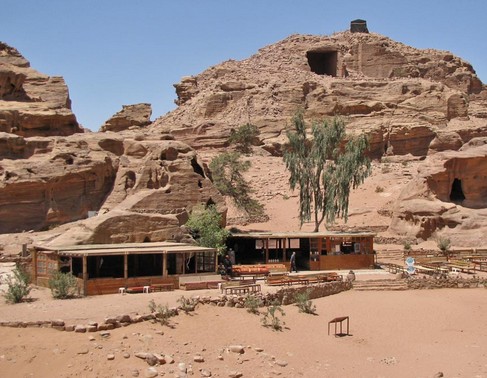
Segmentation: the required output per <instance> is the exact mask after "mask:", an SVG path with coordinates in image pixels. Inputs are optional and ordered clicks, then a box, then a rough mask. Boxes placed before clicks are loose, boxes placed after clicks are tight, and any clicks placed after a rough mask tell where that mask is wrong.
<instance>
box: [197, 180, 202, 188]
mask: <svg viewBox="0 0 487 378" xmlns="http://www.w3.org/2000/svg"><path fill="white" fill-rule="evenodd" d="M202 187H203V183H202V182H201V180H198V188H202Z"/></svg>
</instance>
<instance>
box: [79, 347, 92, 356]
mask: <svg viewBox="0 0 487 378" xmlns="http://www.w3.org/2000/svg"><path fill="white" fill-rule="evenodd" d="M89 352H90V349H89V348H88V347H87V346H82V347H81V348H80V350H78V354H88V353H89Z"/></svg>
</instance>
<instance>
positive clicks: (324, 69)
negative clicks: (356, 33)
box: [306, 50, 338, 77]
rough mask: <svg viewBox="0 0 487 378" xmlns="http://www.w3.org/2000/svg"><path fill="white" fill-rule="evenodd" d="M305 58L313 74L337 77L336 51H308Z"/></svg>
mask: <svg viewBox="0 0 487 378" xmlns="http://www.w3.org/2000/svg"><path fill="white" fill-rule="evenodd" d="M306 57H307V58H308V64H309V67H310V68H311V71H312V72H314V73H315V74H318V75H329V76H333V77H335V76H336V75H337V59H338V54H337V52H336V51H319V50H318V51H317V50H314V51H308V52H307V53H306Z"/></svg>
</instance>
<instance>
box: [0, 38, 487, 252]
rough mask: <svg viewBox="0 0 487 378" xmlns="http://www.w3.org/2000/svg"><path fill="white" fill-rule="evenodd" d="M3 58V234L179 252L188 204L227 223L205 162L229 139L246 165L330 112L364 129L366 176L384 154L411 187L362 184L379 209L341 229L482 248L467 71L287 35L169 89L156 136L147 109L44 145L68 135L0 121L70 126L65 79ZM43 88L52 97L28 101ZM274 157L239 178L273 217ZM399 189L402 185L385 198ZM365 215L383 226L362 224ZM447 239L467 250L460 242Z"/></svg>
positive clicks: (476, 89) (362, 46)
mask: <svg viewBox="0 0 487 378" xmlns="http://www.w3.org/2000/svg"><path fill="white" fill-rule="evenodd" d="M0 51H1V54H0V132H1V131H3V133H1V134H0V216H1V217H0V232H14V231H15V232H17V231H22V230H28V229H33V230H40V229H48V228H51V227H54V226H56V225H59V224H62V223H65V222H71V221H74V220H78V221H77V222H76V223H74V224H73V223H70V224H66V225H64V226H61V227H58V228H56V229H55V230H52V231H51V233H50V234H49V236H46V238H45V240H46V241H49V242H51V243H57V244H73V243H88V242H89V243H110V242H124V241H127V242H129V241H130V242H140V241H144V240H151V241H158V240H167V239H171V240H182V239H184V238H185V237H186V236H185V231H184V227H182V225H183V224H184V223H185V221H186V219H187V217H188V212H189V211H190V210H191V208H192V206H194V205H195V204H196V203H207V204H208V203H215V204H216V205H217V207H218V209H219V211H220V212H221V213H222V214H223V215H224V217H225V219H226V216H227V214H226V212H227V208H226V205H225V201H224V199H223V198H222V197H221V195H220V194H219V193H218V192H217V191H216V189H215V188H214V187H213V185H212V183H211V180H210V178H209V177H210V173H209V172H208V170H207V167H206V165H205V162H208V161H209V160H210V159H211V157H213V156H215V154H217V153H218V152H219V151H221V150H222V149H224V148H226V147H227V139H228V136H229V135H230V133H231V131H232V129H235V128H238V127H240V126H241V125H243V124H246V123H251V124H253V125H255V126H257V127H258V128H259V131H260V135H259V138H260V140H259V142H258V143H257V144H258V145H259V147H257V148H256V153H255V155H254V156H249V157H247V158H248V159H251V160H252V159H254V158H255V160H253V161H255V162H263V161H265V159H266V158H268V160H269V161H270V160H271V158H272V159H274V160H275V159H278V160H282V159H280V156H281V154H282V148H283V145H284V144H285V143H286V141H287V138H286V136H285V130H286V128H287V127H288V126H289V124H290V120H291V118H292V116H293V115H294V114H295V112H296V111H297V110H299V109H302V110H304V114H305V117H306V119H307V120H309V121H311V120H317V119H323V118H330V117H333V116H335V115H339V116H342V117H343V118H344V119H345V122H346V124H347V128H348V132H349V133H360V132H365V133H366V134H367V135H368V136H369V138H370V142H371V151H370V155H371V157H372V158H374V159H375V162H374V165H375V166H380V165H381V159H383V158H384V157H385V156H386V157H387V158H388V159H390V160H391V161H392V160H394V161H396V163H394V164H395V166H394V167H395V169H396V168H398V169H401V167H407V170H406V168H404V173H405V174H406V173H407V177H406V178H405V179H404V180H399V179H398V177H399V176H400V174H401V171H397V172H395V176H394V179H391V180H389V182H390V183H388V185H390V187H388V188H387V187H386V188H384V185H385V182H382V181H381V182H375V183H373V184H368V188H369V189H368V190H369V192H367V193H366V195H367V196H371V195H372V196H373V195H377V196H379V195H380V196H382V197H383V198H384V201H383V203H382V204H381V205H380V206H381V207H380V208H372V207H373V202H370V203H367V204H366V203H365V201H362V203H358V205H355V204H354V206H356V208H355V209H351V212H350V214H352V216H351V218H354V217H355V218H359V217H360V216H361V214H362V215H363V219H362V223H360V222H357V221H356V220H355V218H354V219H352V222H353V221H355V222H356V223H355V224H362V225H366V227H369V228H370V229H374V227H376V229H387V226H388V225H389V223H390V227H389V228H388V231H387V232H389V233H393V234H394V236H397V235H399V236H400V237H403V238H418V239H428V238H434V237H436V236H437V235H438V234H444V233H449V235H451V236H452V239H454V238H455V235H460V234H462V235H463V236H464V235H468V237H467V238H470V239H469V242H470V243H474V242H478V241H479V240H481V241H482V243H484V244H487V240H485V237H484V236H483V235H484V234H486V235H487V233H486V232H485V231H486V228H487V223H486V221H485V219H486V216H485V215H486V214H485V209H486V207H487V200H486V195H485V192H486V190H485V187H486V186H487V185H486V181H487V178H486V177H487V175H486V174H485V170H484V168H483V167H484V166H486V164H485V145H484V141H485V139H482V138H485V137H487V111H486V110H485V109H486V108H487V90H485V87H484V85H483V84H482V83H481V81H480V80H479V79H478V77H477V76H476V74H475V71H474V69H473V68H472V66H471V65H470V64H469V63H468V62H465V61H464V60H462V59H461V58H458V57H456V56H454V55H453V54H451V53H449V52H447V51H437V50H432V49H428V50H418V49H415V48H412V47H409V46H405V45H404V44H401V43H399V42H395V41H392V40H391V39H389V38H387V37H384V36H381V35H378V34H374V33H351V32H341V33H337V34H334V35H332V36H310V35H292V36H290V37H288V38H286V39H284V40H282V41H280V42H277V43H276V44H273V45H270V46H267V47H264V48H262V49H260V50H259V51H258V52H257V53H256V54H255V55H253V56H251V57H249V58H248V59H245V60H243V61H234V60H229V61H226V62H223V63H222V64H219V65H216V66H214V67H210V68H209V69H207V70H205V71H204V72H202V73H200V74H198V75H195V76H187V77H184V78H183V79H182V80H181V82H180V83H178V84H175V89H176V93H177V97H178V99H177V100H176V103H177V105H178V108H177V109H176V110H174V111H172V112H170V113H168V114H166V115H165V116H163V117H160V118H159V119H157V120H156V121H155V122H154V123H152V124H148V123H149V122H150V121H149V120H150V107H149V106H148V105H147V104H139V105H134V106H124V108H123V109H122V111H121V112H119V113H117V114H116V115H115V116H114V117H112V118H111V119H110V120H108V121H107V122H106V124H105V125H104V126H103V127H102V130H103V131H106V132H104V133H92V134H89V136H87V135H88V134H84V135H83V137H81V136H77V135H73V136H68V137H55V138H54V137H46V135H54V134H56V133H57V134H59V135H65V134H64V133H67V134H71V133H73V132H76V131H79V130H80V129H79V126H77V124H76V126H73V127H71V128H70V127H68V126H65V125H64V124H63V125H64V126H62V127H61V126H59V127H57V126H58V125H61V121H59V123H56V122H51V123H49V125H50V126H49V127H47V126H46V127H40V128H39V127H35V126H32V125H34V124H35V125H40V124H42V125H45V123H43V122H44V120H45V118H42V117H43V114H37V113H36V114H35V115H36V117H37V116H38V117H37V118H35V119H36V121H31V123H28V124H25V123H24V124H22V125H23V126H19V125H20V123H19V122H20V121H18V120H19V119H22V120H25V119H28V117H27V116H22V117H20V116H17V115H15V117H14V116H12V117H10V116H9V114H13V113H12V111H11V110H9V112H10V113H9V112H3V113H2V109H5V107H6V106H7V105H8V106H10V108H12V106H13V104H15V105H16V106H19V107H22V106H25V109H27V108H28V109H29V110H28V111H29V112H33V110H32V109H34V108H33V107H32V106H33V105H37V106H43V108H42V109H46V107H49V106H51V105H52V104H54V103H55V104H56V106H54V108H49V111H53V112H57V113H56V114H57V115H59V114H65V113H66V112H69V114H72V113H71V112H70V110H69V97H68V96H67V90H66V89H65V90H64V92H63V91H62V90H61V89H62V88H65V86H64V83H63V82H62V80H61V79H56V80H54V79H53V78H48V77H45V76H43V75H41V74H39V73H35V71H33V70H31V69H30V68H29V67H28V62H26V61H25V59H24V58H23V57H22V56H21V55H20V54H19V53H18V52H16V50H15V49H12V48H9V47H6V46H5V45H2V48H1V49H0ZM35 78H37V79H35ZM35 80H37V82H36V83H37V84H39V83H42V85H39V86H38V87H36V86H34V85H33V83H34V81H35ZM55 84H56V85H57V87H56V88H57V89H58V91H57V92H56V95H54V94H52V93H51V95H48V94H46V92H42V93H41V89H34V88H44V89H46V88H53V86H55ZM61 84H62V85H61ZM60 88H61V89H60ZM36 90H37V91H38V92H36ZM60 93H61V94H60ZM63 93H64V94H63ZM34 99H37V100H39V101H38V102H35V101H34ZM5 104H7V105H5ZM19 104H20V105H19ZM2 107H3V108H2ZM10 108H9V109H10ZM22 109H24V108H22ZM35 109H38V108H35ZM53 109H54V110H53ZM16 111H17V112H20V111H19V110H16ZM22 111H24V110H22ZM25 111H26V112H27V110H25ZM46 111H47V110H46ZM5 114H6V115H5ZM15 114H21V113H15ZM22 114H24V113H22ZM29 114H31V113H29ZM9 117H10V118H9ZM72 117H74V116H72ZM14 119H15V122H17V121H18V122H17V123H14V121H13V120H14ZM36 122H37V123H36ZM29 125H30V126H29ZM68 130H69V131H68ZM196 151H198V154H197V153H196ZM401 159H402V160H401ZM423 159H425V161H424V162H423V163H422V165H421V167H420V168H419V174H417V175H415V173H411V171H412V169H413V168H412V166H413V165H411V166H409V163H410V162H413V163H414V167H416V166H417V165H420V164H421V163H420V161H421V160H423ZM274 160H272V162H270V163H268V164H263V169H260V168H259V167H254V168H255V169H253V173H250V176H249V177H250V181H251V186H252V187H253V188H254V189H255V190H256V197H257V198H258V199H259V200H261V199H262V200H265V201H267V202H266V203H267V205H269V206H268V208H267V210H268V211H270V212H271V213H272V212H273V211H274V210H276V211H275V212H273V213H272V216H274V215H276V214H277V213H278V211H277V209H276V208H277V207H280V208H282V207H286V208H288V207H289V208H290V207H291V206H290V204H289V202H290V201H289V198H290V193H289V192H288V191H287V189H286V188H287V180H286V177H287V176H286V173H285V171H284V170H283V169H281V168H282V167H281V165H282V164H281V165H279V164H276V163H275V161H274ZM383 162H384V165H385V164H386V163H385V160H383ZM281 163H282V161H281ZM384 168H385V167H384ZM388 169H390V168H388ZM376 170H377V171H380V168H377V169H376ZM410 170H411V171H410ZM384 171H385V170H384ZM398 175H399V176H398ZM375 177H377V179H378V180H380V179H384V177H385V176H384V175H380V174H378V175H376V176H375ZM371 179H372V180H373V179H374V178H371ZM455 179H456V181H455ZM399 181H400V182H399ZM276 182H277V184H276ZM408 182H409V184H407V183H408ZM459 182H460V183H459ZM402 185H407V188H406V189H404V191H403V192H402V194H401V195H399V197H397V193H399V192H400V188H401V186H402ZM371 188H372V191H370V189H371ZM459 188H461V191H460V190H459ZM374 189H375V194H374V193H373V192H374ZM454 189H455V190H454ZM272 190H275V191H279V193H275V192H271V191H272ZM452 194H453V197H452ZM361 195H362V196H363V195H364V194H361ZM386 195H387V196H391V197H387V199H386ZM393 195H394V196H396V197H393ZM359 196H360V195H359ZM456 196H457V197H456ZM462 196H464V198H462ZM359 202H360V201H359ZM271 204H273V205H272V206H270V205H271ZM270 208H272V209H271V210H269V209H270ZM232 211H233V210H232ZM95 213H97V214H98V215H97V216H94V217H90V218H87V217H88V215H93V214H95ZM374 213H376V214H377V213H378V214H379V215H381V219H380V224H374V223H371V221H370V219H371V217H372V216H373V215H374ZM288 215H289V214H288ZM367 216H369V217H368V218H367ZM232 217H233V219H238V216H235V214H229V218H232ZM294 218H295V217H294ZM2 222H3V223H2ZM270 222H272V223H273V224H274V225H277V226H279V225H280V222H279V219H272V217H271V220H270ZM384 222H389V223H388V224H387V225H386V226H384ZM296 224H297V222H296ZM232 225H234V226H238V224H237V223H233V224H232ZM277 226H276V227H277ZM456 240H457V241H458V242H459V243H460V242H461V243H463V244H465V237H462V238H460V237H458V238H457V239H456Z"/></svg>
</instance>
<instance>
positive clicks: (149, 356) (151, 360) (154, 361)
mask: <svg viewBox="0 0 487 378" xmlns="http://www.w3.org/2000/svg"><path fill="white" fill-rule="evenodd" d="M145 362H147V363H148V364H149V366H155V365H156V364H157V363H158V362H159V361H158V360H157V357H156V356H154V355H153V354H152V353H147V356H146V357H145Z"/></svg>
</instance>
